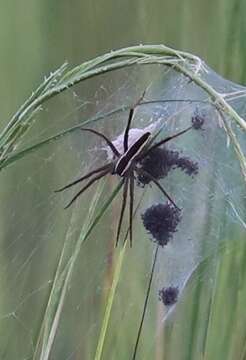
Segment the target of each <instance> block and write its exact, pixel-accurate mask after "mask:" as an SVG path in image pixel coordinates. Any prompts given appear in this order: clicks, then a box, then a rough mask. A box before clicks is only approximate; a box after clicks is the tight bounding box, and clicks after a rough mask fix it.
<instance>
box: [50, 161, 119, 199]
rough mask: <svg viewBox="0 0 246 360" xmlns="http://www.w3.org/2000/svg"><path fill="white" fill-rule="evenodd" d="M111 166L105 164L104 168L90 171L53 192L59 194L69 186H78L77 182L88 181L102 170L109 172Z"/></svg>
mask: <svg viewBox="0 0 246 360" xmlns="http://www.w3.org/2000/svg"><path fill="white" fill-rule="evenodd" d="M111 165H112V163H109V164H106V165H104V166H101V167H100V168H97V169H95V170H92V171H90V172H89V173H87V174H85V175H83V176H82V177H80V178H79V179H77V180H74V181H73V182H71V183H69V184H67V185H66V186H64V187H62V188H60V189H58V190H55V192H60V191H63V190H66V189H68V188H70V187H71V186H73V185H76V184H78V183H79V182H81V181H83V180H86V179H88V178H89V177H91V176H92V175H94V174H97V173H99V172H101V171H103V170H106V169H108V171H109V170H110V169H111Z"/></svg>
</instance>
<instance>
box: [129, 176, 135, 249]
mask: <svg viewBox="0 0 246 360" xmlns="http://www.w3.org/2000/svg"><path fill="white" fill-rule="evenodd" d="M133 204H134V177H133V175H131V177H130V208H129V210H130V211H129V224H130V247H132V218H133Z"/></svg>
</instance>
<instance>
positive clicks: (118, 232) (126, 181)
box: [115, 178, 128, 247]
mask: <svg viewBox="0 0 246 360" xmlns="http://www.w3.org/2000/svg"><path fill="white" fill-rule="evenodd" d="M127 193H128V178H126V179H124V188H123V200H122V205H121V211H120V218H119V222H118V228H117V236H116V243H115V247H117V246H118V242H119V237H120V230H121V225H122V220H123V216H124V212H125V208H126V201H127Z"/></svg>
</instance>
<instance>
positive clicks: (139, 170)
mask: <svg viewBox="0 0 246 360" xmlns="http://www.w3.org/2000/svg"><path fill="white" fill-rule="evenodd" d="M142 99H143V96H142V97H141V99H140V100H139V101H138V102H137V103H136V104H135V105H134V106H133V107H132V108H131V109H130V112H129V117H128V121H127V126H126V129H125V131H124V137H123V151H122V152H121V153H120V151H119V150H118V149H117V148H116V146H115V145H114V144H113V142H112V141H110V140H109V139H108V138H107V137H106V136H105V135H104V134H102V133H100V132H98V131H96V130H94V129H89V128H81V130H82V131H88V132H91V133H93V134H95V135H97V136H99V137H101V138H102V139H103V140H104V141H105V142H106V143H107V145H108V147H109V148H110V149H111V151H112V153H113V158H112V160H110V161H109V162H108V163H106V164H104V165H103V166H101V167H99V168H97V169H94V170H92V171H90V172H89V173H87V174H86V175H84V176H82V177H81V178H79V179H77V180H75V181H73V182H71V183H69V184H68V185H66V186H64V187H63V188H61V189H59V190H57V192H59V191H63V190H65V189H68V188H70V187H71V186H73V185H75V184H78V183H80V182H82V181H84V180H86V179H88V180H89V181H88V182H87V184H86V185H85V186H84V187H82V189H81V190H80V191H79V192H78V193H77V194H76V195H75V196H74V197H73V198H72V199H71V201H70V202H69V203H68V204H67V206H66V207H65V208H68V207H70V206H71V205H72V204H73V202H74V201H75V200H76V199H77V198H78V197H79V196H80V195H81V194H82V193H83V192H84V191H85V190H86V189H88V188H89V187H90V186H91V185H92V184H93V183H94V182H96V181H97V180H99V179H101V178H102V177H104V176H105V175H107V174H111V175H117V176H119V177H121V178H122V185H121V186H123V200H122V205H121V212H120V217H119V222H118V228H117V235H116V245H117V244H118V241H119V236H120V230H121V225H122V221H123V216H124V212H125V208H126V203H127V197H128V192H129V199H130V202H129V234H130V245H132V219H133V204H134V186H135V179H136V178H137V179H138V180H139V179H141V178H144V179H145V183H146V184H147V183H149V182H153V183H154V184H155V185H156V186H157V187H158V188H159V190H160V191H161V192H162V193H163V194H164V196H165V197H166V198H167V199H168V200H169V201H170V203H171V204H172V205H173V206H174V207H175V208H176V209H178V210H180V209H179V208H178V206H177V205H176V204H175V202H174V201H173V200H172V198H171V197H170V196H169V195H168V194H167V192H166V191H165V190H164V188H163V187H162V186H161V185H160V183H159V182H158V179H159V178H161V177H158V176H156V177H155V172H153V173H151V172H152V171H151V169H150V171H149V170H148V167H144V166H143V163H144V160H145V159H147V158H148V157H150V158H151V156H150V155H151V154H153V153H154V152H156V151H157V149H159V148H160V146H162V145H164V144H165V143H167V142H168V141H170V140H172V139H174V138H176V137H178V136H180V135H182V134H184V133H186V132H188V131H189V130H191V129H192V128H195V129H196V128H198V127H199V126H197V127H196V125H197V124H196V122H194V123H192V125H191V126H189V127H188V128H186V129H184V130H182V131H180V132H178V133H176V134H174V135H172V136H168V137H166V138H165V139H163V140H161V141H159V142H157V143H154V140H155V137H152V135H151V133H150V132H149V131H148V132H145V133H143V134H142V135H141V136H140V137H139V138H138V139H137V140H136V141H135V142H133V144H129V131H130V127H131V122H132V118H133V115H134V110H135V108H136V106H138V105H139V104H140V101H141V100H142ZM176 166H178V165H177V163H176Z"/></svg>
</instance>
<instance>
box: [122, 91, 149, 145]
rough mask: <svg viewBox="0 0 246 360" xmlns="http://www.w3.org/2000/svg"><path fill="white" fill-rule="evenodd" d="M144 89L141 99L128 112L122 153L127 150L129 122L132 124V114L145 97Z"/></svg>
mask: <svg viewBox="0 0 246 360" xmlns="http://www.w3.org/2000/svg"><path fill="white" fill-rule="evenodd" d="M145 92H146V89H145V90H144V92H143V94H142V95H141V97H140V98H139V99H138V101H137V102H136V103H135V104H134V105H133V107H132V108H131V109H130V112H129V116H128V121H127V125H126V130H125V133H124V152H126V151H127V150H128V137H129V130H130V127H131V122H132V118H133V114H134V111H135V108H136V107H137V106H138V105H139V104H140V102H141V101H142V100H143V98H144V95H145Z"/></svg>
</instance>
